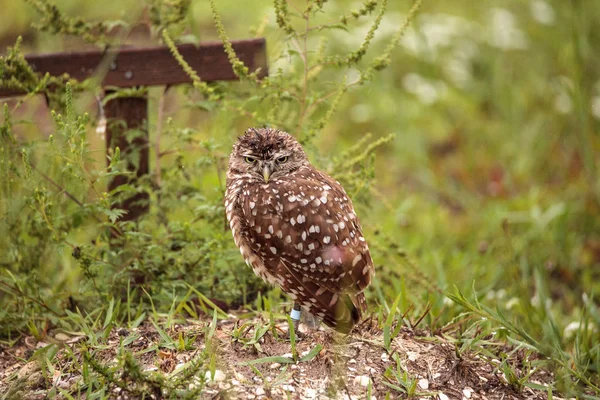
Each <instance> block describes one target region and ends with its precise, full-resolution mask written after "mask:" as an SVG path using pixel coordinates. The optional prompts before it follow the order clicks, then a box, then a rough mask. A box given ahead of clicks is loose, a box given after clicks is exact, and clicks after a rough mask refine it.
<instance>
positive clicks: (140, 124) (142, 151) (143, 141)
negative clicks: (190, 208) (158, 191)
mask: <svg viewBox="0 0 600 400" xmlns="http://www.w3.org/2000/svg"><path fill="white" fill-rule="evenodd" d="M104 113H105V117H106V119H107V125H106V151H107V154H111V153H114V149H115V147H119V150H120V152H121V159H123V160H125V161H126V162H127V170H128V171H130V172H134V173H135V175H134V177H132V178H130V177H127V176H126V175H117V176H116V177H114V178H113V180H112V181H110V183H109V184H108V190H109V191H112V190H113V189H115V188H116V187H117V186H119V185H123V184H125V183H135V181H136V180H137V178H139V177H141V176H142V175H146V174H148V171H149V170H150V166H149V158H148V149H149V147H150V143H149V140H148V99H147V97H146V96H144V97H121V98H119V97H117V98H115V99H112V100H109V101H108V102H107V104H106V106H105V107H104ZM132 131H137V132H134V133H136V134H135V137H134V138H133V139H132V140H131V141H130V140H129V138H128V136H131V132H132ZM107 163H109V161H108V159H107ZM148 199H149V196H148V193H137V194H135V195H134V196H132V197H130V198H128V199H127V200H125V201H124V202H123V203H122V204H118V205H117V206H116V208H120V209H122V210H126V211H127V214H125V215H123V216H122V217H121V218H120V220H121V221H131V220H134V219H137V218H138V217H139V216H140V215H141V214H144V213H145V212H147V211H148V207H149V205H148Z"/></svg>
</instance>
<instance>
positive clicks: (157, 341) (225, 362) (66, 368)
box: [0, 319, 552, 400]
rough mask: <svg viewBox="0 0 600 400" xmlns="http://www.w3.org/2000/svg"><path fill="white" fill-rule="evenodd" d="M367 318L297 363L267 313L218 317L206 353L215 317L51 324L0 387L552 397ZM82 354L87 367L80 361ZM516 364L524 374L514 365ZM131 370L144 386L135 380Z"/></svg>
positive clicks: (312, 343)
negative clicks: (102, 325)
mask: <svg viewBox="0 0 600 400" xmlns="http://www.w3.org/2000/svg"><path fill="white" fill-rule="evenodd" d="M366 325H368V324H364V325H363V326H361V327H358V328H357V329H355V331H354V332H353V334H352V335H351V336H340V335H338V334H336V333H335V332H332V331H331V330H328V329H325V328H321V329H319V330H318V331H310V332H308V333H307V334H306V335H304V336H303V337H302V338H301V340H299V341H298V343H297V345H296V361H294V355H293V354H292V346H291V343H290V342H289V340H287V325H286V324H285V323H282V324H279V325H277V326H273V325H271V326H269V324H268V323H263V322H262V321H260V320H254V321H252V322H249V321H248V320H244V323H243V324H242V323H241V321H239V320H236V319H231V320H224V321H219V323H218V324H217V327H216V329H214V330H213V332H212V333H211V337H210V339H211V340H210V343H211V344H209V345H208V347H210V348H211V349H212V350H211V351H212V352H213V354H214V356H213V357H212V358H211V356H210V354H205V353H206V350H207V341H206V335H207V331H208V328H209V322H201V323H198V322H195V323H194V322H189V323H187V324H180V325H173V326H172V327H171V329H166V330H162V329H161V328H159V329H157V326H159V325H156V324H152V323H144V324H142V325H140V326H139V327H138V328H135V329H131V330H127V329H112V331H111V333H110V334H109V335H108V337H107V339H106V340H104V341H101V342H98V343H95V344H94V345H92V343H93V342H90V341H89V337H88V336H83V335H82V336H77V335H75V336H72V335H67V334H65V333H62V332H53V333H52V334H49V335H48V337H47V339H46V340H45V341H44V342H41V341H40V342H36V341H35V340H34V339H33V338H31V337H28V338H22V339H21V340H20V341H19V342H18V343H17V344H16V345H14V346H12V347H9V348H7V347H4V348H0V393H2V394H3V395H4V396H6V397H7V398H30V399H36V398H40V399H41V398H46V397H47V396H49V395H58V397H65V398H66V397H67V396H65V394H66V393H69V394H70V395H72V396H74V397H76V398H77V397H78V396H80V395H82V394H85V393H86V390H89V386H94V385H93V384H90V379H91V378H90V374H93V373H96V374H98V375H101V376H100V379H99V380H98V382H99V384H103V385H105V386H106V388H105V390H106V393H107V394H109V397H111V398H136V397H139V396H140V394H141V393H142V392H143V393H146V394H147V396H148V397H150V398H161V397H163V396H170V395H173V394H174V393H178V395H180V396H185V395H186V394H188V395H189V393H191V392H193V391H197V392H199V393H200V394H199V396H198V397H200V398H236V399H237V398H239V399H264V398H293V399H315V398H351V399H363V398H368V397H369V396H370V397H371V398H374V399H384V398H386V396H389V397H390V398H406V397H410V396H413V397H419V398H432V399H441V400H442V399H496V398H497V399H523V398H527V399H544V398H547V395H546V393H545V392H543V391H537V390H533V389H532V388H530V387H521V391H520V392H519V391H517V389H518V387H517V386H518V385H515V384H514V382H513V384H512V385H511V384H510V383H509V381H510V380H509V378H507V377H506V376H505V374H504V373H503V372H502V371H501V368H498V365H499V364H500V362H499V361H498V360H494V359H491V358H488V357H484V356H482V355H475V354H470V353H465V354H462V356H461V358H458V357H457V355H456V354H457V353H456V351H455V346H454V345H453V344H451V343H450V342H449V341H447V340H445V339H443V338H440V337H432V336H427V335H425V334H422V333H420V334H417V333H415V332H412V331H410V330H408V329H402V330H401V331H400V333H399V335H398V336H397V337H395V338H394V339H393V340H392V341H391V344H390V348H389V351H386V349H385V346H384V339H383V333H382V332H381V331H379V330H377V329H374V328H373V327H372V326H366ZM165 335H167V336H165ZM169 340H173V342H169ZM176 342H178V343H180V344H182V348H184V347H185V349H183V350H177V349H174V348H170V347H172V346H170V345H169V343H176ZM84 343H85V345H84ZM49 347H52V348H54V349H55V350H54V351H55V355H53V357H52V361H50V362H41V360H42V358H41V357H39V353H40V352H41V351H44V350H45V349H47V348H49ZM36 349H37V350H36ZM92 349H93V351H92ZM123 349H126V350H127V351H128V352H130V354H132V355H133V357H134V359H135V361H133V362H134V363H135V365H137V366H139V374H140V377H137V378H135V377H132V376H133V375H135V374H134V373H132V372H131V370H127V371H126V369H127V368H128V367H127V362H122V360H121V358H120V357H121V355H122V353H123ZM36 354H37V355H38V356H36ZM90 354H91V356H90ZM201 356H202V357H201ZM82 360H86V361H87V367H85V368H82V366H83V365H84V364H85V363H83V361H82ZM120 360H121V361H120ZM199 360H200V361H201V363H202V364H203V367H202V369H198V370H196V372H195V373H194V374H193V375H192V374H190V375H189V376H188V377H186V378H185V379H184V380H182V381H181V383H182V384H181V385H180V387H179V388H177V392H175V391H169V390H170V389H167V388H166V386H164V387H161V385H167V382H172V381H174V380H175V379H176V378H177V377H179V378H181V375H182V374H185V373H186V372H183V373H182V372H181V371H183V370H184V369H185V368H188V367H189V365H191V364H193V363H194V362H198V363H200V361H199ZM120 363H122V364H123V365H122V366H121V364H120ZM49 364H50V365H51V366H52V368H49V367H48V365H49ZM515 364H516V363H515ZM121 367H122V368H121ZM111 368H112V369H111ZM130 368H132V367H130ZM136 368H137V367H136ZM103 369H106V371H108V372H106V371H104V372H103ZM92 370H93V371H92ZM512 370H513V371H516V372H517V375H518V374H519V373H522V374H525V373H527V371H520V370H518V368H516V367H514V366H513V368H512ZM84 371H85V372H84ZM111 371H112V372H111ZM83 374H87V375H86V377H85V379H84V376H83ZM144 374H152V375H144ZM161 377H162V378H161ZM133 378H135V379H138V380H139V381H140V382H141V381H143V385H141V386H140V385H138V383H139V382H138V383H135V384H132V382H133V381H132V379H133ZM163 378H164V379H163ZM551 379H552V376H551V375H550V374H549V373H547V372H545V371H537V372H536V373H535V374H534V375H532V376H531V377H530V378H529V379H528V381H529V382H537V383H538V384H539V385H540V386H543V382H549V381H550V380H551ZM119 382H120V383H119ZM123 382H125V384H124V383H123ZM142 386H143V387H142ZM171 388H172V387H171Z"/></svg>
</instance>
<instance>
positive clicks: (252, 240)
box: [225, 128, 374, 332]
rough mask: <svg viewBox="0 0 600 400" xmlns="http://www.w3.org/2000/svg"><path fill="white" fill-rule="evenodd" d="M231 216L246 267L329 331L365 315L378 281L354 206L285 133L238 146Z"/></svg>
mask: <svg viewBox="0 0 600 400" xmlns="http://www.w3.org/2000/svg"><path fill="white" fill-rule="evenodd" d="M225 210H226V212H227V219H228V221H229V225H230V227H231V231H232V233H233V239H234V241H235V244H236V245H237V246H238V247H239V249H240V252H241V253H242V256H243V257H244V259H245V260H246V263H247V264H248V265H249V266H251V267H252V269H253V270H254V272H255V273H256V275H258V276H259V277H261V278H262V279H263V280H265V281H267V282H269V283H271V284H273V285H278V286H280V287H281V289H282V290H283V291H284V292H286V293H287V294H288V295H289V296H290V297H291V298H292V299H294V301H295V303H296V304H297V305H300V306H301V307H302V308H303V309H305V310H308V311H309V312H310V313H311V314H313V315H315V316H317V317H319V318H321V319H322V320H323V321H324V322H325V323H326V324H327V325H328V326H330V327H333V328H334V329H336V330H338V331H341V332H348V331H349V330H350V329H351V328H352V326H353V325H354V324H355V323H356V322H358V321H359V320H360V319H361V317H362V315H363V313H364V312H366V301H365V297H364V294H363V291H364V290H365V288H366V287H367V286H368V285H369V284H370V283H371V278H372V276H373V273H374V269H373V261H372V260H371V255H370V253H369V247H368V246H367V243H366V241H365V238H364V237H363V234H362V230H361V226H360V223H359V221H358V217H357V216H356V213H355V212H354V207H353V206H352V201H351V200H350V199H349V198H348V195H347V194H346V192H345V191H344V188H343V187H342V186H341V185H340V184H339V182H337V181H336V180H334V179H332V178H331V177H329V176H328V175H327V174H325V173H323V172H321V171H319V170H317V169H316V168H314V167H313V166H312V165H311V164H310V163H309V161H308V158H307V157H306V154H305V152H304V150H303V149H302V146H301V145H300V144H299V143H298V142H297V141H296V139H294V138H293V137H292V136H291V135H289V134H288V133H286V132H283V131H279V130H275V129H269V128H260V129H259V128H256V129H254V128H251V129H248V130H247V131H246V132H245V133H244V135H243V136H241V137H240V138H239V139H238V141H237V143H235V144H234V146H233V151H232V153H231V156H230V159H229V169H228V171H227V191H226V194H225Z"/></svg>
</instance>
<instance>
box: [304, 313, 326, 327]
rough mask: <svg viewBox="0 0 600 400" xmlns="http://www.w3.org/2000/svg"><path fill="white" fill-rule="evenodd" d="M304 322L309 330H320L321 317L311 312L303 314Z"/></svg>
mask: <svg viewBox="0 0 600 400" xmlns="http://www.w3.org/2000/svg"><path fill="white" fill-rule="evenodd" d="M302 322H303V323H304V325H306V327H307V328H308V329H310V330H313V331H316V330H319V325H321V320H320V319H319V317H317V316H316V315H314V314H312V313H309V312H305V313H303V314H302Z"/></svg>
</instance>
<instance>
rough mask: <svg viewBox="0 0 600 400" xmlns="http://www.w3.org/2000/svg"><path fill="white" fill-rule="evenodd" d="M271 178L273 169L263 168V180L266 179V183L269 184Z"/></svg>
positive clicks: (266, 166)
mask: <svg viewBox="0 0 600 400" xmlns="http://www.w3.org/2000/svg"><path fill="white" fill-rule="evenodd" d="M270 177H271V169H270V168H269V166H268V165H265V166H264V167H263V178H265V182H269V178H270Z"/></svg>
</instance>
